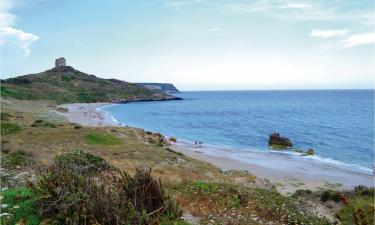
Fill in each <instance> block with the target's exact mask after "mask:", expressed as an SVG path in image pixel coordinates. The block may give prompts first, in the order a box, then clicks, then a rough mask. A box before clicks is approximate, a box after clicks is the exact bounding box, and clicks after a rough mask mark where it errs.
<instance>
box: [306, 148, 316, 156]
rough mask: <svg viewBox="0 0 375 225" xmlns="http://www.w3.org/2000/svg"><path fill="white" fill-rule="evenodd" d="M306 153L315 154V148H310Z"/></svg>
mask: <svg viewBox="0 0 375 225" xmlns="http://www.w3.org/2000/svg"><path fill="white" fill-rule="evenodd" d="M306 155H314V149H312V148H309V149H308V150H307V152H306Z"/></svg>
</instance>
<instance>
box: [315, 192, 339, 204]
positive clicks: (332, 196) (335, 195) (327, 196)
mask: <svg viewBox="0 0 375 225" xmlns="http://www.w3.org/2000/svg"><path fill="white" fill-rule="evenodd" d="M340 199H341V194H340V193H339V192H337V191H334V190H326V191H323V193H322V195H321V197H320V200H321V201H322V202H326V201H329V200H331V201H334V202H340Z"/></svg>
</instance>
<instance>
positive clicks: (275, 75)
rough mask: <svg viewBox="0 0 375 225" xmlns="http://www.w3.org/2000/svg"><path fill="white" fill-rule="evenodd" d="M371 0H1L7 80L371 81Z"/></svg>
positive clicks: (357, 84) (210, 85)
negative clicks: (59, 66)
mask: <svg viewBox="0 0 375 225" xmlns="http://www.w3.org/2000/svg"><path fill="white" fill-rule="evenodd" d="M374 9H375V8H374V1H372V0H358V1H349V0H347V1H345V0H330V1H326V0H321V1H319V0H314V1H307V0H302V1H298V0H263V1H262V0H252V1H251V0H248V1H234V0H232V1H224V0H173V1H172V0H160V1H156V0H148V1H147V0H126V1H125V0H106V1H102V0H80V1H76V0H60V1H58V0H0V47H1V70H0V74H1V77H2V78H7V77H12V76H16V75H23V74H28V73H37V72H40V71H44V70H46V69H49V68H51V67H52V66H53V64H54V59H55V58H58V57H61V56H64V57H65V58H66V59H67V63H68V64H69V65H71V66H73V67H74V68H76V69H78V70H81V71H83V72H87V73H90V74H95V75H98V76H100V77H104V78H117V79H122V80H126V81H130V82H146V81H148V82H172V83H174V84H176V86H177V87H178V88H180V89H182V90H218V89H219V90H234V89H236V90H244V89H315V88H318V89H321V88H373V85H374V74H375V67H374V59H375V49H374V47H375V31H374V26H375V22H374V21H375V18H374Z"/></svg>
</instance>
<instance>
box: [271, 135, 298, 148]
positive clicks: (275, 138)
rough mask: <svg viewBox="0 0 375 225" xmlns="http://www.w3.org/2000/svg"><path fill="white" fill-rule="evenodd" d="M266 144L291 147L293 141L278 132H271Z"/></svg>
mask: <svg viewBox="0 0 375 225" xmlns="http://www.w3.org/2000/svg"><path fill="white" fill-rule="evenodd" d="M268 145H270V146H277V147H284V148H286V147H292V146H293V143H292V142H291V141H290V140H289V138H286V137H281V136H280V134H279V133H273V134H271V135H270V139H269V140H268Z"/></svg>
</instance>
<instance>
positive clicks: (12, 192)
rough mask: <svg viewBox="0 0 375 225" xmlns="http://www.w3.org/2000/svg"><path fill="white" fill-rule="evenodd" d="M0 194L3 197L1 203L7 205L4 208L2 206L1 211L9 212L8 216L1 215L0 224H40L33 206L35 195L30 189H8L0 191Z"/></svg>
mask: <svg viewBox="0 0 375 225" xmlns="http://www.w3.org/2000/svg"><path fill="white" fill-rule="evenodd" d="M1 196H3V197H4V198H3V200H2V204H6V205H7V207H6V208H2V213H9V214H11V215H10V216H9V218H6V217H2V218H1V224H9V225H13V224H25V225H38V224H40V222H41V220H40V218H39V216H38V211H37V209H36V207H35V200H36V198H37V196H36V194H35V192H33V191H32V190H31V189H29V188H25V187H21V188H16V189H8V190H5V191H1ZM18 222H21V223H18ZM22 222H23V223H22Z"/></svg>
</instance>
